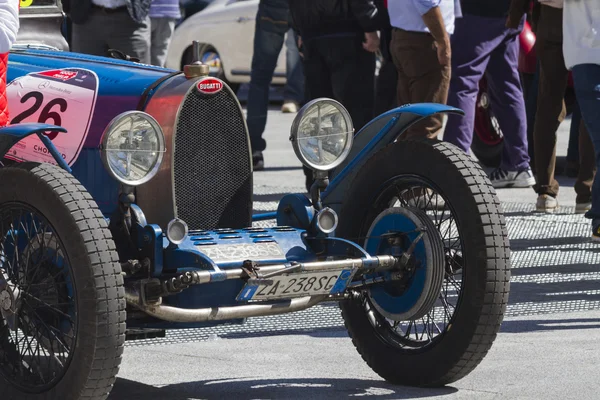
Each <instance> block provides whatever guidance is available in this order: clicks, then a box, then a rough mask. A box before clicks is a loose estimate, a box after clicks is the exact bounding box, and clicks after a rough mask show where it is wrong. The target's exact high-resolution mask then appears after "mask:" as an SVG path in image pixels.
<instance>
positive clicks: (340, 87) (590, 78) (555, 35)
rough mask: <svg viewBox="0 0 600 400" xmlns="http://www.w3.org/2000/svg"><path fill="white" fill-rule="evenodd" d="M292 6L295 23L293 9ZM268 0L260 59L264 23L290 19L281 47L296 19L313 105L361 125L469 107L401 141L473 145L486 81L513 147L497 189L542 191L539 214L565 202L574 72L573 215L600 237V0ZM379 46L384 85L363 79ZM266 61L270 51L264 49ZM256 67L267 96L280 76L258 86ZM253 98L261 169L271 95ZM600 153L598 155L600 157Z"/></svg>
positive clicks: (495, 177) (259, 23) (251, 114)
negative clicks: (522, 38)
mask: <svg viewBox="0 0 600 400" xmlns="http://www.w3.org/2000/svg"><path fill="white" fill-rule="evenodd" d="M286 3H287V5H289V17H288V18H286V16H285V13H284V9H285V7H286ZM260 4H261V8H260V10H259V13H258V16H257V20H256V32H257V33H256V37H255V59H256V58H257V55H256V51H257V48H258V47H257V42H259V41H260V37H261V35H263V33H262V31H263V30H270V31H272V30H273V27H272V26H268V27H265V25H269V23H272V22H273V21H278V22H280V25H281V27H280V29H279V33H278V35H280V39H279V41H278V43H282V42H283V36H284V35H285V33H286V31H287V29H286V28H287V25H285V22H286V21H288V22H289V24H290V27H292V28H293V30H294V31H293V33H288V37H289V36H292V35H293V36H294V37H295V39H296V43H297V44H298V45H299V46H300V54H301V56H302V65H303V67H304V79H305V93H304V98H305V101H307V100H310V99H314V98H318V97H331V98H334V99H336V100H338V101H340V102H341V103H342V104H344V105H345V106H346V108H347V109H348V111H349V112H350V114H351V116H352V118H353V120H354V122H355V127H356V129H357V130H359V129H360V128H361V127H362V126H364V125H365V124H366V123H367V122H368V121H369V120H370V119H371V118H373V117H374V116H375V115H378V114H380V113H381V112H383V111H386V110H389V109H391V108H392V107H394V106H396V105H402V104H408V103H422V102H434V103H445V104H448V105H451V106H454V107H457V108H460V109H462V110H464V111H465V116H464V117H462V116H455V115H451V116H449V117H448V120H447V123H446V126H445V127H444V121H443V119H442V116H440V115H436V116H433V117H430V118H428V119H427V120H425V121H422V122H420V123H419V124H417V125H416V126H413V127H412V128H411V129H410V130H409V131H408V132H406V133H405V134H404V135H403V139H425V138H443V140H446V141H448V142H450V143H453V144H454V145H456V146H458V147H459V148H461V149H462V150H463V151H465V152H469V151H470V147H471V144H472V141H473V132H474V130H475V114H476V106H477V101H478V94H479V92H480V82H481V80H482V79H483V78H484V77H485V78H486V83H487V94H488V96H489V100H490V103H491V108H492V110H493V113H494V116H495V117H496V119H497V121H498V124H499V127H500V129H501V131H502V133H503V142H504V148H503V153H502V159H501V164H500V166H499V167H498V168H496V169H495V170H494V171H492V172H491V173H490V176H489V177H490V180H491V182H492V184H493V186H494V187H496V188H505V187H533V188H534V190H535V191H536V193H537V194H538V199H537V202H536V209H537V210H538V211H541V212H554V211H555V210H556V209H557V208H558V199H557V197H558V191H559V185H558V182H557V180H556V179H555V167H556V133H557V130H558V127H559V125H560V123H561V122H562V121H563V120H564V118H565V116H566V107H565V101H564V97H565V90H566V88H567V83H568V79H569V70H571V69H572V70H573V76H574V77H575V90H576V92H577V100H578V102H577V103H576V110H577V111H579V110H578V108H579V107H580V108H581V112H582V114H583V121H584V122H583V123H579V121H578V119H576V118H574V119H573V128H574V129H575V130H579V134H578V135H577V134H576V135H574V137H575V140H576V141H578V143H576V144H575V147H578V151H577V150H576V151H575V153H576V154H577V153H578V158H579V160H577V159H576V160H574V163H575V164H576V165H577V167H576V168H575V169H576V170H577V180H576V183H575V191H576V193H577V198H576V204H575V212H576V213H586V215H587V216H588V217H589V218H591V219H593V230H594V235H593V236H594V238H596V239H598V240H600V185H599V184H595V185H593V186H592V182H593V180H594V175H595V169H596V164H597V163H598V162H600V142H598V141H600V132H598V128H599V127H598V126H595V128H596V131H594V132H592V130H593V127H594V124H598V123H599V122H597V121H596V120H597V119H598V115H599V114H600V108H597V105H596V108H597V109H594V106H593V104H595V103H594V102H593V100H594V99H595V100H596V101H597V100H598V96H597V95H596V93H595V92H593V91H594V90H599V88H600V85H598V86H596V87H593V86H592V83H593V82H595V81H594V79H595V78H598V75H597V74H598V71H597V68H600V67H598V66H597V65H596V64H598V63H600V57H599V56H598V54H597V53H598V52H600V3H598V2H596V1H594V0H579V1H573V0H512V1H511V0H408V1H398V0H388V1H385V0H382V1H376V0H375V1H369V0H289V2H286V1H285V0H261V2H260ZM563 7H564V10H563ZM269 9H270V10H271V11H272V10H275V9H277V10H278V11H279V14H278V16H277V18H275V19H269V18H268V16H269V14H268V11H266V10H269ZM563 13H564V16H563ZM528 16H529V20H530V22H531V24H532V25H533V29H534V32H535V34H536V35H537V42H536V51H537V56H538V71H537V73H536V78H537V80H536V82H537V87H534V93H533V94H530V95H529V97H533V98H535V99H537V101H534V102H533V104H534V106H533V107H530V109H529V113H527V107H526V100H525V95H524V92H523V86H522V81H521V75H520V73H519V68H518V66H519V55H520V44H519V35H520V33H521V31H522V30H523V28H524V25H525V21H526V20H527V18H528ZM563 19H564V30H565V32H564V36H565V40H563ZM266 21H269V22H266ZM278 46H279V47H278V48H275V47H274V46H271V49H272V50H274V51H275V53H276V54H274V55H273V56H272V59H273V60H275V59H276V56H277V55H278V54H279V51H280V50H281V45H280V44H279V45H278ZM563 48H564V52H563ZM263 51H264V49H263ZM288 51H289V49H288ZM376 53H380V57H381V60H382V64H381V68H380V70H379V75H378V78H377V82H374V81H371V80H370V79H364V77H368V76H373V73H374V71H375V63H376V60H375V54H376ZM259 57H261V58H262V53H261V54H260V56H259ZM578 64H584V65H583V66H579V65H578ZM255 67H256V68H258V69H261V67H260V66H259V65H257V64H255V63H254V62H253V65H252V68H253V74H252V83H251V91H252V90H253V89H254V90H257V89H256V86H261V87H262V89H261V90H262V92H261V93H266V92H265V90H266V89H265V88H266V87H267V86H268V83H267V81H269V82H270V79H268V80H267V79H263V80H261V81H259V79H257V78H256V76H257V75H259V73H255V71H254V69H255ZM274 68H275V67H274V64H270V65H269V68H268V71H267V72H269V73H270V75H268V74H262V76H263V77H266V76H269V78H270V77H272V72H273V69H274ZM594 74H596V75H594ZM358 77H360V78H358ZM288 79H289V74H288ZM297 82H298V81H296V83H297ZM596 83H598V84H600V82H596ZM289 84H290V82H288V85H289ZM255 99H256V97H252V98H251V99H250V100H252V101H251V102H250V103H249V110H248V118H249V126H250V132H251V136H252V137H253V140H252V148H253V158H254V164H255V167H256V169H260V168H263V166H264V160H263V155H262V151H263V150H264V149H265V146H266V143H265V142H264V140H263V139H262V138H261V136H262V132H263V131H264V126H265V121H266V109H267V108H266V104H267V102H268V99H267V96H266V95H263V97H262V98H260V103H261V107H262V108H261V109H260V111H257V110H258V106H257V105H256V104H252V103H253V101H255ZM584 103H585V104H584ZM250 108H253V111H251V110H250ZM254 120H260V124H258V125H259V127H258V129H255V128H254V126H253V124H252V123H250V121H254ZM528 121H529V123H530V125H531V126H529V127H528ZM586 127H587V128H588V129H589V131H590V132H589V133H588V129H586ZM528 132H530V135H529V138H528ZM590 135H591V136H590ZM596 136H598V137H597V138H596ZM592 142H593V143H594V145H591V143H592ZM594 148H597V149H598V150H599V151H596V153H595V154H594ZM532 158H533V160H532ZM532 166H533V167H534V168H532ZM534 171H535V173H534ZM305 173H306V175H307V182H306V184H307V187H308V186H309V185H310V182H311V176H310V171H309V170H307V169H305ZM592 191H594V195H593V194H592Z"/></svg>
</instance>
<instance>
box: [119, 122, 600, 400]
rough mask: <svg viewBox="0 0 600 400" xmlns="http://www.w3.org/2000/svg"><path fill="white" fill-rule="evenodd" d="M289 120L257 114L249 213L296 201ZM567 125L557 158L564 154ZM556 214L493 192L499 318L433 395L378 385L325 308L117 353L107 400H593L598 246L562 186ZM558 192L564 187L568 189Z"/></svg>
mask: <svg viewBox="0 0 600 400" xmlns="http://www.w3.org/2000/svg"><path fill="white" fill-rule="evenodd" d="M292 119H293V116H290V115H282V114H281V113H280V112H278V111H277V110H272V111H270V113H269V120H268V128H267V132H266V135H265V136H266V139H267V142H268V148H267V151H266V152H265V163H266V169H265V171H262V172H257V173H255V203H254V209H255V210H257V211H264V210H273V209H274V208H275V206H276V204H277V203H276V201H277V199H278V198H279V197H281V195H282V194H284V193H288V192H293V191H301V190H302V188H303V182H304V181H303V174H302V170H301V168H300V163H299V162H298V161H297V160H296V158H295V156H294V154H293V151H292V149H291V146H290V145H289V142H288V136H289V127H290V125H291V121H292ZM566 132H568V122H566V123H565V124H563V126H562V127H561V133H560V135H559V144H558V149H559V151H558V152H559V155H564V154H566V143H567V133H566ZM561 182H562V183H563V189H562V191H561V194H560V198H559V200H560V202H561V205H562V206H563V207H562V208H561V210H560V211H559V213H557V214H556V215H544V214H535V213H532V212H531V211H532V208H533V204H534V202H535V199H536V196H535V194H534V193H533V191H532V190H531V189H503V190H500V191H499V197H500V198H501V200H502V203H503V206H504V209H505V212H506V216H507V225H508V230H509V236H510V238H511V248H512V251H513V252H512V262H513V271H512V272H513V277H512V282H511V296H510V302H509V307H508V310H507V316H506V319H505V322H504V324H503V326H502V331H501V333H500V334H499V336H498V338H497V340H496V342H495V344H494V346H493V347H492V349H491V351H490V352H489V354H488V355H487V357H486V358H485V359H484V361H483V362H482V363H481V364H480V365H479V367H478V368H477V369H476V370H475V371H474V372H473V373H471V374H470V375H469V376H467V377H466V378H464V379H462V380H460V381H458V382H456V383H454V384H452V385H450V386H448V387H445V388H441V389H416V388H406V387H397V386H392V385H390V384H387V383H386V382H384V381H383V380H382V379H380V378H379V377H378V376H377V375H376V374H374V373H373V372H372V371H371V370H370V369H369V367H368V366H367V365H366V364H365V363H364V362H363V361H362V359H361V358H360V356H359V355H358V353H357V352H356V351H355V350H354V348H353V346H352V343H351V342H350V340H349V339H348V337H347V334H346V332H345V330H344V328H343V325H342V320H341V318H340V316H339V311H338V309H337V307H335V306H333V305H324V306H317V307H315V308H313V309H309V310H306V311H303V312H301V313H298V314H290V315H285V316H276V317H266V318H257V319H254V320H251V321H249V323H247V324H246V325H243V326H231V327H219V328H215V329H200V330H187V331H173V332H169V333H168V335H167V337H166V338H162V339H154V340H148V341H141V342H139V341H138V342H128V345H127V347H126V350H125V357H124V362H123V364H122V368H121V371H120V374H119V379H118V380H117V383H116V385H115V388H114V391H113V393H112V395H111V397H110V398H111V399H113V400H115V399H127V400H129V399H145V400H154V399H157V400H158V399H170V400H184V399H248V400H250V399H334V398H374V399H412V398H415V399H418V398H443V399H457V398H458V399H462V398H466V399H497V398H510V399H517V398H519V399H598V398H600V268H599V267H598V265H599V264H600V245H595V244H591V243H590V242H589V239H588V236H589V233H590V227H589V223H588V221H586V220H585V219H584V218H583V217H581V216H576V215H573V214H572V212H573V207H574V201H575V195H574V192H573V189H572V183H573V181H572V180H569V179H562V178H561ZM569 185H570V186H571V187H569Z"/></svg>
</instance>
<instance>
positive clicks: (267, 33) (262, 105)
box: [247, 1, 288, 161]
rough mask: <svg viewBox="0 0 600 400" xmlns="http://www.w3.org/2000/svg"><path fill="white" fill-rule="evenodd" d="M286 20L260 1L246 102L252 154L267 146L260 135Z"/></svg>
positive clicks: (280, 11) (278, 10) (281, 12)
mask: <svg viewBox="0 0 600 400" xmlns="http://www.w3.org/2000/svg"><path fill="white" fill-rule="evenodd" d="M287 19H288V11H287V9H284V8H278V7H272V6H271V4H270V3H269V2H266V1H261V2H260V4H259V8H258V13H257V15H256V28H255V31H254V52H253V54H252V71H251V73H250V88H249V90H248V102H247V107H248V113H247V124H248V132H249V133H250V146H251V147H252V152H253V153H254V152H262V151H263V150H264V149H265V148H266V147H267V142H265V140H264V139H263V138H262V135H263V132H264V130H265V126H266V124H267V108H268V105H269V85H270V84H271V80H272V79H273V72H274V71H275V67H276V66H277V58H278V57H279V53H280V52H281V48H282V47H283V40H284V38H285V33H286V32H287V30H288V26H287ZM261 158H262V155H261ZM261 161H262V160H261Z"/></svg>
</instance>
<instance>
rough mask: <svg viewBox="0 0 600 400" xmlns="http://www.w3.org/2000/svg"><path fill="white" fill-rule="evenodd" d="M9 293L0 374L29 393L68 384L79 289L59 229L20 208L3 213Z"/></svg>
mask: <svg viewBox="0 0 600 400" xmlns="http://www.w3.org/2000/svg"><path fill="white" fill-rule="evenodd" d="M3 290H4V291H5V292H7V293H10V294H11V296H12V298H13V302H12V303H11V304H12V306H13V307H12V308H11V311H10V312H7V311H5V312H4V313H3V314H2V317H0V374H2V375H3V376H4V377H5V379H7V380H8V381H10V382H12V383H13V384H14V385H16V386H18V387H23V388H27V389H28V390H29V391H43V390H47V388H49V387H52V386H53V385H54V384H55V383H56V382H58V381H59V380H60V378H62V376H63V375H64V372H65V371H66V368H67V366H68V364H69V362H70V359H71V356H72V354H73V351H74V347H75V342H76V340H75V339H76V332H77V329H76V328H77V326H76V315H77V309H76V302H75V285H74V282H73V279H72V276H71V268H70V265H69V261H68V258H67V256H66V252H65V250H64V248H63V246H62V243H61V242H60V240H59V238H58V236H57V234H56V232H55V230H54V228H53V227H52V226H51V225H50V224H49V223H48V221H47V220H46V219H45V218H44V217H43V216H41V215H40V214H39V213H38V212H37V211H35V210H33V209H31V208H29V207H28V206H26V205H24V204H20V203H14V204H5V205H3V207H2V208H0V292H2V291H3ZM9 291H10V292H9ZM5 294H6V293H5Z"/></svg>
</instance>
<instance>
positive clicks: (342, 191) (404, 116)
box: [322, 103, 464, 212]
mask: <svg viewBox="0 0 600 400" xmlns="http://www.w3.org/2000/svg"><path fill="white" fill-rule="evenodd" d="M439 113H451V114H458V115H464V111H462V110H460V109H458V108H454V107H449V106H446V105H443V104H435V103H422V104H407V105H404V106H401V107H398V108H394V109H393V110H390V111H388V112H386V113H384V114H381V115H380V116H378V117H376V118H375V119H373V120H372V121H371V122H369V123H368V124H367V125H365V126H364V127H363V128H362V129H361V130H360V131H359V132H358V133H357V134H356V135H355V136H354V143H353V144H352V150H351V151H350V154H349V155H348V157H347V158H346V160H345V161H344V162H343V163H342V164H341V165H340V166H339V167H337V168H336V169H335V171H333V174H332V176H333V178H332V179H331V181H330V183H329V186H328V187H327V189H326V190H325V192H324V193H323V194H322V200H323V204H325V205H327V206H329V207H331V208H333V209H334V210H335V211H337V212H339V211H340V205H341V204H342V203H343V201H344V197H345V196H346V195H347V193H348V190H349V188H350V186H351V184H352V181H353V179H354V176H355V175H356V173H357V172H358V171H360V169H361V168H362V167H363V166H364V165H365V164H366V163H367V162H368V161H369V159H370V158H371V157H372V156H373V155H374V154H375V153H377V152H378V151H379V150H381V149H383V148H384V147H386V146H387V145H389V144H390V143H393V142H394V141H395V140H396V139H397V138H398V137H400V136H401V135H402V134H403V133H404V132H406V130H407V129H408V128H410V127H411V126H412V125H414V124H415V123H417V122H419V121H420V120H422V119H424V118H427V117H429V116H431V115H434V114H439Z"/></svg>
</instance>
